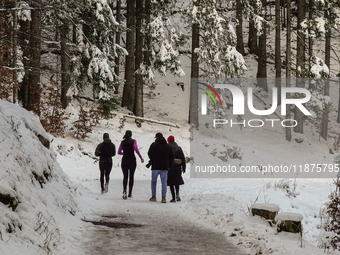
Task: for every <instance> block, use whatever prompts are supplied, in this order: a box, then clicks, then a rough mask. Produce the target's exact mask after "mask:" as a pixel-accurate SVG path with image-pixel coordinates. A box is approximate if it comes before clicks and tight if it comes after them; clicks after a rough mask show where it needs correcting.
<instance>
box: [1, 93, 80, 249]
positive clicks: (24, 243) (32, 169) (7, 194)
mask: <svg viewBox="0 0 340 255" xmlns="http://www.w3.org/2000/svg"><path fill="white" fill-rule="evenodd" d="M0 121H1V126H0V144H1V145H0V201H1V202H0V254H4V255H5V254H26V255H27V254H46V253H47V252H49V254H53V251H54V250H55V249H56V247H57V246H58V245H59V244H60V243H62V242H63V241H64V240H63V236H62V234H61V231H60V227H59V225H60V224H61V222H62V221H63V220H64V219H65V217H66V216H68V217H70V215H71V214H74V212H75V208H76V204H75V202H74V199H73V191H72V187H71V184H70V183H71V182H70V180H69V178H68V177H67V176H66V175H65V173H64V172H63V171H62V169H61V168H60V166H59V164H58V163H57V161H56V157H55V153H54V152H53V151H52V150H50V149H48V148H47V147H45V146H44V145H43V144H42V142H41V141H40V140H39V138H38V136H39V135H40V136H41V137H44V138H45V139H47V140H49V136H48V134H47V133H46V132H45V130H44V129H43V127H42V126H41V124H40V122H39V120H38V118H37V117H35V116H33V115H32V114H31V113H30V112H28V111H26V110H24V109H22V108H21V107H19V106H17V105H13V104H11V103H8V102H5V101H2V100H0ZM4 198H7V201H6V199H4Z"/></svg>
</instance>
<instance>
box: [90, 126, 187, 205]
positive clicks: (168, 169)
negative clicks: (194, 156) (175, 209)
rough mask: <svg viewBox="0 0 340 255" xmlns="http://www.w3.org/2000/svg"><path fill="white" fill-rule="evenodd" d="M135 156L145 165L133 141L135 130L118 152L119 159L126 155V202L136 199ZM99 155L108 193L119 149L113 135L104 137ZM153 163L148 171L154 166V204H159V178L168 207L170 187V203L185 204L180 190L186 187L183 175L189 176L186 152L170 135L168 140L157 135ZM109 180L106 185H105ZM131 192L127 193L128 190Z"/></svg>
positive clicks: (151, 156) (103, 190)
mask: <svg viewBox="0 0 340 255" xmlns="http://www.w3.org/2000/svg"><path fill="white" fill-rule="evenodd" d="M135 153H136V154H137V155H138V157H139V158H140V160H141V162H142V163H144V159H143V157H142V155H141V154H140V152H139V150H138V146H137V141H136V140H134V139H132V132H131V130H126V132H125V135H124V137H123V141H122V142H121V143H120V145H119V148H118V155H122V156H123V157H122V162H121V168H122V172H123V199H127V198H128V197H129V198H132V189H133V184H134V174H135V170H136V167H137V162H136V156H135ZM95 155H96V156H97V157H99V170H100V185H101V193H102V194H103V193H107V192H108V185H109V181H110V172H111V169H112V157H113V156H115V155H116V147H115V145H114V144H113V143H112V141H111V139H110V137H109V134H108V133H104V135H103V142H102V143H100V144H99V145H98V146H97V148H96V150H95ZM148 156H149V162H148V163H147V165H146V167H147V168H149V167H150V166H151V194H152V196H151V198H150V199H149V200H150V201H152V202H156V201H157V199H156V186H157V178H158V175H159V176H160V179H161V183H162V200H161V203H166V192H167V186H170V191H171V195H172V199H171V200H170V202H172V203H175V202H176V201H177V202H179V201H181V198H180V196H179V186H180V185H182V184H184V181H183V178H182V173H185V170H186V162H185V157H184V153H183V150H182V148H181V147H180V146H178V144H177V143H176V142H175V137H174V136H172V135H170V136H169V137H168V138H167V140H165V138H164V136H163V134H162V133H157V134H156V136H155V141H154V142H153V143H152V144H151V145H150V148H149V150H148ZM104 179H105V183H104ZM128 183H129V189H128V192H127V186H128Z"/></svg>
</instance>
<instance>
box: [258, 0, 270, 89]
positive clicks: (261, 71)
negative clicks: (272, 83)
mask: <svg viewBox="0 0 340 255" xmlns="http://www.w3.org/2000/svg"><path fill="white" fill-rule="evenodd" d="M261 2H262V6H263V7H264V8H265V10H266V2H267V0H261ZM264 19H266V14H265V16H264ZM262 26H266V25H265V23H263V24H262ZM266 46H267V29H266V27H263V33H262V34H261V35H260V37H259V54H258V56H259V59H258V67H257V75H256V77H257V78H261V79H259V80H258V86H260V87H261V88H263V89H264V90H265V91H268V85H267V80H266V79H265V78H267V49H266V48H267V47H266Z"/></svg>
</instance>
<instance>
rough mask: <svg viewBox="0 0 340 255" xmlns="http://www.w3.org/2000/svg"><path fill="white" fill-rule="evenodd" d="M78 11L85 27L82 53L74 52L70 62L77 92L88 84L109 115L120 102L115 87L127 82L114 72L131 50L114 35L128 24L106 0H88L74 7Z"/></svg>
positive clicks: (82, 30) (82, 36)
mask: <svg viewBox="0 0 340 255" xmlns="http://www.w3.org/2000/svg"><path fill="white" fill-rule="evenodd" d="M67 3H68V4H71V2H69V1H68V2H67ZM73 3H76V2H73ZM74 13H75V15H76V17H75V18H77V21H78V22H82V29H81V31H80V37H81V41H80V43H79V45H78V48H79V49H80V54H79V56H78V55H74V56H73V58H72V60H71V64H70V65H71V71H72V79H71V81H72V83H71V86H72V88H73V93H74V94H81V93H82V92H83V91H84V89H85V88H87V87H90V88H92V91H93V98H94V100H95V102H96V103H97V104H98V107H99V108H100V109H101V110H102V112H103V113H104V114H105V115H107V116H108V114H109V112H110V111H111V110H112V109H113V108H115V107H117V105H118V98H117V97H115V95H114V91H115V87H116V86H117V85H118V84H122V83H123V80H122V79H120V78H119V77H118V76H117V75H116V74H115V73H114V67H115V58H116V56H118V55H120V56H123V55H126V54H127V52H126V50H125V49H123V48H122V47H121V46H119V45H117V44H115V43H114V42H113V38H114V36H115V34H116V33H117V32H122V31H124V27H123V26H121V25H120V24H118V23H117V22H116V20H115V18H114V16H113V13H112V9H111V8H110V6H109V5H108V3H107V2H106V1H100V0H90V1H84V2H83V4H82V5H79V4H78V5H76V6H75V7H74Z"/></svg>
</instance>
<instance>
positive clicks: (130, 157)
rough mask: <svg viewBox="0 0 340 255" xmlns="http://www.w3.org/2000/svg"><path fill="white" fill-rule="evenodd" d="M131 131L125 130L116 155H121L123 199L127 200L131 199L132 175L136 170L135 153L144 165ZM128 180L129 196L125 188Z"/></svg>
mask: <svg viewBox="0 0 340 255" xmlns="http://www.w3.org/2000/svg"><path fill="white" fill-rule="evenodd" d="M131 137H132V132H131V130H126V132H125V135H124V137H123V139H124V140H123V141H122V142H121V143H120V145H119V148H118V155H123V158H122V164H121V166H122V171H123V176H124V178H123V199H127V197H130V198H131V197H132V188H133V181H134V175H135V170H136V166H137V163H136V156H135V152H136V153H137V155H138V156H139V158H140V160H141V162H142V163H144V159H143V157H142V156H141V155H140V153H139V150H138V146H137V141H136V140H134V139H132V138H131ZM128 179H129V195H128V196H127V195H126V187H127V183H128Z"/></svg>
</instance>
